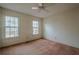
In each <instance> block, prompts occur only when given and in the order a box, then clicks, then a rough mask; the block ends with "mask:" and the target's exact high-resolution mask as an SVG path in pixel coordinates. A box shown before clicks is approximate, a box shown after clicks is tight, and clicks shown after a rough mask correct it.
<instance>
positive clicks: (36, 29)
mask: <svg viewBox="0 0 79 59" xmlns="http://www.w3.org/2000/svg"><path fill="white" fill-rule="evenodd" d="M35 34H39V23H38V21H37V20H33V35H35Z"/></svg>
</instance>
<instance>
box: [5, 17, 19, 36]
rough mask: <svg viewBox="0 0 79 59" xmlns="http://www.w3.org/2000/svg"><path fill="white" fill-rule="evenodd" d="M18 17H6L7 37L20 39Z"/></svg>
mask: <svg viewBox="0 0 79 59" xmlns="http://www.w3.org/2000/svg"><path fill="white" fill-rule="evenodd" d="M18 19H19V18H18V17H12V16H6V17H5V37H6V38H10V37H18V36H19V33H18Z"/></svg>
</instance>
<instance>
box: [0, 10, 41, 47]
mask: <svg viewBox="0 0 79 59" xmlns="http://www.w3.org/2000/svg"><path fill="white" fill-rule="evenodd" d="M3 15H4V16H18V17H19V18H20V19H19V21H20V36H19V37H18V38H8V39H5V38H4V37H3V39H2V46H9V45H13V44H17V43H21V42H26V41H30V40H33V39H38V38H41V37H42V35H41V32H42V27H41V25H40V27H39V28H40V30H39V33H40V34H39V35H35V36H33V35H32V20H33V19H35V18H36V17H34V16H31V15H27V14H22V13H19V12H15V11H12V10H8V9H3ZM0 20H2V19H0ZM39 21H40V22H39V23H41V19H39ZM3 22H4V19H3ZM3 30H4V29H3ZM3 32H4V31H3Z"/></svg>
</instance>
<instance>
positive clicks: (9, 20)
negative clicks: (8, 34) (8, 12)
mask: <svg viewBox="0 0 79 59" xmlns="http://www.w3.org/2000/svg"><path fill="white" fill-rule="evenodd" d="M10 25H11V18H10V17H7V16H6V17H5V26H10Z"/></svg>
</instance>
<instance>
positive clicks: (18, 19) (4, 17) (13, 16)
mask: <svg viewBox="0 0 79 59" xmlns="http://www.w3.org/2000/svg"><path fill="white" fill-rule="evenodd" d="M6 17H17V18H18V26H6V25H5V24H6ZM4 18H5V20H4V37H5V38H17V37H19V35H20V29H19V27H20V18H19V17H18V16H5V17H4ZM6 28H10V29H11V28H17V29H18V34H17V36H15V34H14V36H13V37H6Z"/></svg>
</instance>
